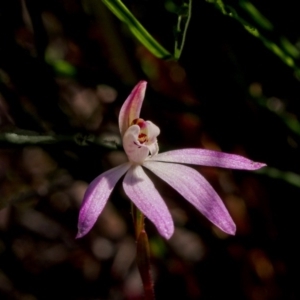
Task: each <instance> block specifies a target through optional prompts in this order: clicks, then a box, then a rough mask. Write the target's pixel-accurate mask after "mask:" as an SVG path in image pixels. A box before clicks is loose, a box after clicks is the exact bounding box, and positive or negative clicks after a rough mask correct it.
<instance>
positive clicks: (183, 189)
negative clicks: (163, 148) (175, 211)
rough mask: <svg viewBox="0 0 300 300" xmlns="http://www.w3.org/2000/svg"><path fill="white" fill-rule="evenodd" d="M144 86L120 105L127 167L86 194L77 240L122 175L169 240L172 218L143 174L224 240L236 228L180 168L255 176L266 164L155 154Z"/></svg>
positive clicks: (193, 174) (194, 153)
mask: <svg viewBox="0 0 300 300" xmlns="http://www.w3.org/2000/svg"><path fill="white" fill-rule="evenodd" d="M146 85H147V83H146V82H145V81H141V82H139V83H138V84H137V85H136V86H135V88H134V89H133V91H132V92H131V94H130V95H129V97H128V98H127V99H126V101H125V102H124V104H123V106H122V108H121V111H120V115H119V127H120V132H121V136H122V138H123V147H124V150H125V152H126V154H127V157H128V162H126V163H123V164H121V165H119V166H117V167H115V168H113V169H110V170H108V171H106V172H104V173H102V174H101V175H99V176H98V177H97V178H95V179H94V180H93V181H92V183H91V184H90V185H89V187H88V188H87V190H86V192H85V195H84V200H83V204H82V206H81V209H80V214H79V222H78V234H77V238H80V237H82V236H84V235H85V234H87V233H88V232H89V231H90V229H91V228H92V227H93V225H94V224H95V222H96V220H97V218H98V216H99V215H100V214H101V212H102V210H103V208H104V206H105V204H106V202H107V200H108V198H109V196H110V194H111V192H112V190H113V189H114V187H115V185H116V183H117V182H118V180H119V179H120V178H121V177H122V176H123V175H124V174H126V175H125V177H124V180H123V188H124V191H125V193H126V194H127V196H128V197H129V198H130V199H131V201H132V202H133V203H134V204H135V205H136V206H137V208H138V209H139V210H140V211H141V212H142V213H143V214H144V215H145V216H146V217H147V218H148V219H149V220H151V221H152V222H153V223H154V225H155V226H156V228H157V230H158V231H159V233H160V234H161V235H162V236H163V237H165V238H166V239H169V238H170V237H171V236H172V234H173V232H174V224H173V220H172V217H171V214H170V212H169V210H168V208H167V206H166V204H165V202H164V200H163V199H162V197H161V196H160V194H159V192H158V191H157V189H156V188H155V186H154V184H153V182H152V181H151V180H150V178H149V177H148V176H147V175H146V173H145V172H144V169H143V168H146V169H148V170H150V171H151V172H153V173H154V174H155V175H157V176H158V177H160V178H161V179H162V180H164V181H165V182H167V183H168V184H169V185H171V186H172V187H173V188H174V189H175V190H176V191H177V192H178V193H180V194H181V195H182V196H183V197H184V198H185V199H186V200H187V201H189V202H190V203H191V204H192V205H194V206H195V207H196V208H197V209H198V210H199V211H200V212H201V213H202V214H203V215H204V216H205V217H206V218H207V219H209V220H210V221H211V222H212V223H213V224H214V225H216V226H217V227H219V228H220V229H221V230H223V231H224V232H226V233H228V234H235V231H236V226H235V224H234V222H233V220H232V218H231V217H230V215H229V213H228V211H227V209H226V207H225V205H224V204H223V202H222V200H221V199H220V197H219V196H218V194H217V193H216V192H215V190H214V189H213V188H212V187H211V185H210V184H209V183H208V182H207V181H206V179H205V178H204V177H203V176H202V175H200V174H199V173H198V172H197V171H196V170H194V169H192V168H190V167H187V166H185V165H182V164H191V165H201V166H212V167H222V168H231V169H243V170H256V169H259V168H261V167H263V166H265V164H263V163H258V162H253V161H251V160H249V159H247V158H244V157H242V156H239V155H234V154H227V153H223V152H218V151H211V150H206V149H182V150H174V151H168V152H164V153H160V154H158V144H157V136H158V135H159V133H160V130H159V128H158V127H157V126H156V125H155V124H153V123H152V122H150V121H144V120H143V119H141V118H140V111H141V107H142V103H143V99H144V95H145V90H146Z"/></svg>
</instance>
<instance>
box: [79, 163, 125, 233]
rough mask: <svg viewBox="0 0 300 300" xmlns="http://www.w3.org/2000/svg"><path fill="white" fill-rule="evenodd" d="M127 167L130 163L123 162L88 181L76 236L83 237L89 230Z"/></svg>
mask: <svg viewBox="0 0 300 300" xmlns="http://www.w3.org/2000/svg"><path fill="white" fill-rule="evenodd" d="M129 168H130V164H129V163H124V164H122V165H119V166H117V167H115V168H113V169H110V170H108V171H106V172H104V173H102V174H101V175H100V176H98V177H96V178H95V179H94V180H93V181H92V182H91V183H90V185H89V187H88V188H87V190H86V192H85V194H84V198H83V204H82V206H81V209H80V213H79V220H78V233H77V236H76V238H81V237H83V236H84V235H86V234H87V233H88V232H89V231H90V230H91V228H92V227H93V225H94V224H95V222H96V221H97V218H98V216H99V215H100V213H101V212H102V210H103V208H104V206H105V204H106V202H107V200H108V198H109V196H110V194H111V192H112V190H113V189H114V187H115V185H116V183H117V182H118V180H119V179H120V178H121V177H122V176H123V175H124V174H125V172H126V171H127V170H128V169H129Z"/></svg>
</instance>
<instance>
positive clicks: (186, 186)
mask: <svg viewBox="0 0 300 300" xmlns="http://www.w3.org/2000/svg"><path fill="white" fill-rule="evenodd" d="M143 166H144V167H146V168H147V169H149V170H150V171H152V172H153V173H154V174H155V175H157V176H158V177H160V178H161V179H162V180H164V181H165V182H167V183H168V184H169V185H170V186H172V187H173V188H174V189H175V190H176V191H177V192H178V193H180V194H181V195H182V196H183V197H184V198H185V199H186V200H188V201H189V202H190V203H191V204H192V205H194V206H195V207H196V208H197V209H198V210H199V211H200V212H201V213H202V214H203V215H204V216H205V217H206V218H207V219H209V220H210V221H211V222H212V223H213V224H215V225H216V226H217V227H219V228H220V229H222V230H223V231H224V232H226V233H228V234H235V230H236V227H235V224H234V222H233V220H232V219H231V217H230V215H229V213H228V211H227V209H226V207H225V205H224V203H223V202H222V200H221V198H220V197H219V196H218V194H217V193H216V192H215V190H214V189H213V188H212V186H211V185H210V184H209V183H208V182H207V181H206V179H205V178H204V177H203V176H202V175H200V174H199V173H198V172H197V171H195V170H194V169H192V168H190V167H187V166H184V165H179V164H173V163H162V162H156V161H145V162H144V164H143Z"/></svg>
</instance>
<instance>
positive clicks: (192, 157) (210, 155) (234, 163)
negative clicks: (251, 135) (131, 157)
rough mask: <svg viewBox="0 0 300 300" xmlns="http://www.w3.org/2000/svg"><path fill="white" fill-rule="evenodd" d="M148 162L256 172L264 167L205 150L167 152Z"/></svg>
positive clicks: (242, 158)
mask: <svg viewBox="0 0 300 300" xmlns="http://www.w3.org/2000/svg"><path fill="white" fill-rule="evenodd" d="M149 160H153V161H161V162H174V163H183V164H192V165H200V166H209V167H220V168H230V169H240V170H257V169H260V168H262V167H264V166H266V164H264V163H259V162H255V161H252V160H250V159H247V158H245V157H243V156H240V155H236V154H229V153H224V152H219V151H213V150H207V149H182V150H174V151H168V152H163V153H160V154H157V155H155V156H153V157H151V158H149Z"/></svg>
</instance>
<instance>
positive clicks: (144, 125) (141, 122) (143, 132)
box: [131, 118, 148, 144]
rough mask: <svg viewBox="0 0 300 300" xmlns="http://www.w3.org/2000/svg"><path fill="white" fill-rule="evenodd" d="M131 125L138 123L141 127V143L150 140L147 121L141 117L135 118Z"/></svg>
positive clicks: (139, 138) (139, 137)
mask: <svg viewBox="0 0 300 300" xmlns="http://www.w3.org/2000/svg"><path fill="white" fill-rule="evenodd" d="M131 125H138V126H139V127H140V133H139V136H138V141H139V142H140V143H141V144H144V143H147V142H148V129H147V123H146V122H145V121H144V120H143V119H141V118H138V119H134V120H133V121H132V123H131Z"/></svg>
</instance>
